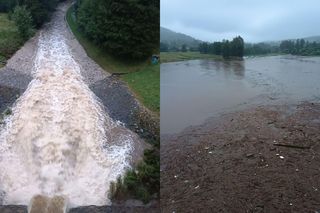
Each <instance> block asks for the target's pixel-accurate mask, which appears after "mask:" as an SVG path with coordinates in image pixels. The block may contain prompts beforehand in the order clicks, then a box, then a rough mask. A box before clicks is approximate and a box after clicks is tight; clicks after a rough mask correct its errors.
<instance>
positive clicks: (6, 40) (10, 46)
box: [0, 13, 24, 67]
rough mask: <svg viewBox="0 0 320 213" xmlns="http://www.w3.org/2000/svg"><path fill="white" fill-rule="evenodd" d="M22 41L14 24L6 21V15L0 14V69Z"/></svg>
mask: <svg viewBox="0 0 320 213" xmlns="http://www.w3.org/2000/svg"><path fill="white" fill-rule="evenodd" d="M23 41H24V40H23V39H22V38H21V36H20V35H19V32H18V29H17V27H16V26H15V23H14V22H13V21H10V20H9V19H8V15H7V14H4V13H0V67H1V66H4V65H5V63H6V60H7V59H8V58H10V57H11V56H12V55H13V54H14V53H15V52H16V51H17V50H18V49H19V47H20V46H21V45H22V44H23Z"/></svg>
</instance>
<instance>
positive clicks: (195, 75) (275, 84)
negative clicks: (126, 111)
mask: <svg viewBox="0 0 320 213" xmlns="http://www.w3.org/2000/svg"><path fill="white" fill-rule="evenodd" d="M319 82H320V58H319V57H295V56H270V57H257V58H247V59H245V60H243V61H208V60H193V61H183V62H175V63H166V64H162V65H161V134H171V133H177V132H180V131H182V130H183V129H184V128H186V127H188V126H191V125H198V124H201V123H203V122H204V121H205V120H206V119H207V118H209V117H212V116H217V115H219V114H221V113H226V112H230V111H234V110H239V109H243V108H245V107H250V106H253V105H262V104H271V103H295V102H299V101H306V100H309V101H318V100H319V99H320V83H319Z"/></svg>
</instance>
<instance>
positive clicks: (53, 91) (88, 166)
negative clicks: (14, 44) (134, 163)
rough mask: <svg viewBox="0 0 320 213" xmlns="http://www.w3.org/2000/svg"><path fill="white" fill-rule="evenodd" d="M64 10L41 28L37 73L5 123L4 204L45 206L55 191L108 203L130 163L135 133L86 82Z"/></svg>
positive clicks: (76, 200)
mask: <svg viewBox="0 0 320 213" xmlns="http://www.w3.org/2000/svg"><path fill="white" fill-rule="evenodd" d="M66 9H67V5H66V4H63V5H62V6H60V7H59V8H58V10H57V12H56V13H55V15H54V16H53V20H52V21H51V22H50V23H49V24H48V25H47V26H46V27H45V28H44V29H43V30H41V31H40V35H39V37H38V39H37V42H36V45H37V46H36V49H37V52H36V54H35V57H34V58H30V60H33V62H34V63H33V67H32V71H33V72H32V77H33V80H32V81H31V83H30V84H29V85H28V88H27V90H26V91H25V92H24V93H23V95H22V96H21V97H20V98H19V99H18V100H17V102H16V104H15V106H14V107H13V109H12V115H10V116H9V117H7V118H6V120H5V124H4V125H1V126H0V171H1V172H0V205H2V204H4V205H9V204H13V205H17V204H22V205H28V204H29V203H30V202H31V200H33V201H34V202H35V203H34V205H32V206H33V208H40V207H38V206H37V203H43V201H45V200H49V199H50V197H54V198H53V200H54V201H59V203H61V205H63V206H64V205H65V203H68V206H69V207H75V206H84V205H107V204H110V200H109V197H108V195H109V186H110V182H111V181H115V180H116V178H117V177H118V176H119V175H122V174H123V173H124V172H125V170H126V169H127V168H128V167H129V166H130V163H131V160H132V153H133V151H134V150H135V147H134V141H135V139H134V138H135V136H134V134H133V133H132V132H131V131H129V130H127V129H125V128H124V127H123V126H122V125H120V124H119V122H117V121H114V120H113V119H111V118H110V116H109V115H108V113H107V112H106V111H105V108H104V106H103V105H102V104H101V103H100V100H99V99H98V98H97V97H96V96H95V95H94V93H93V92H92V91H91V90H90V89H89V87H88V84H87V83H86V82H85V81H84V77H83V75H82V73H81V69H84V67H81V65H80V64H79V63H78V62H77V60H76V57H75V56H74V55H73V54H72V51H71V48H70V45H69V41H68V37H67V36H66V35H65V34H66V32H68V31H67V28H66V25H65V22H64V14H65V12H66ZM69 37H70V36H69ZM87 71H88V72H91V70H87ZM37 195H38V196H37ZM35 196H36V197H35ZM33 197H35V199H32V198H33ZM47 198H48V199H47ZM39 200H40V201H41V202H40V201H39ZM60 200H62V201H60ZM38 201H39V202H38ZM61 208H62V207H61ZM38 212H42V211H38Z"/></svg>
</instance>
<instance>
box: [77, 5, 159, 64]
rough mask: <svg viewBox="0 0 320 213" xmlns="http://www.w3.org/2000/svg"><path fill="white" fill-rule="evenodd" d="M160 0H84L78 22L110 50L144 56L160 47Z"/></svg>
mask: <svg viewBox="0 0 320 213" xmlns="http://www.w3.org/2000/svg"><path fill="white" fill-rule="evenodd" d="M159 10H160V4H159V0H152V1H149V0H83V1H81V2H80V6H79V7H78V11H77V18H78V23H79V26H80V28H81V30H82V31H83V32H84V33H85V34H86V36H87V37H89V38H90V39H92V40H93V41H94V42H95V43H99V44H102V46H103V47H104V48H105V49H106V50H107V51H109V52H110V53H112V54H114V55H116V56H120V57H123V58H135V59H144V58H146V57H147V56H149V55H150V54H152V52H153V51H154V50H155V49H158V48H159V43H160V39H159V34H160V32H159V31H160V28H159V25H160V20H159Z"/></svg>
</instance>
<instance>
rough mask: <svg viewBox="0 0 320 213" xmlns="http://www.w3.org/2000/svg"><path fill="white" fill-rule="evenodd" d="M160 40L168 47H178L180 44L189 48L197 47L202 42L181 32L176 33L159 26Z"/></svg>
mask: <svg viewBox="0 0 320 213" xmlns="http://www.w3.org/2000/svg"><path fill="white" fill-rule="evenodd" d="M160 42H161V43H165V44H167V45H168V46H169V47H170V48H178V49H180V48H181V47H182V45H184V44H185V45H186V46H187V47H189V48H198V46H199V44H200V43H201V42H202V41H200V40H197V39H195V38H193V37H191V36H188V35H185V34H183V33H177V32H174V31H172V30H169V29H167V28H164V27H160Z"/></svg>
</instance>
